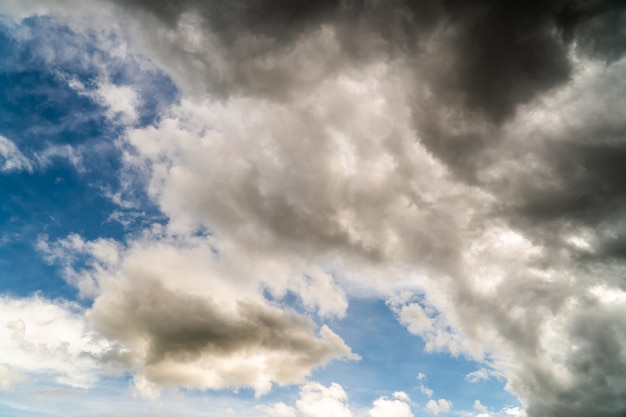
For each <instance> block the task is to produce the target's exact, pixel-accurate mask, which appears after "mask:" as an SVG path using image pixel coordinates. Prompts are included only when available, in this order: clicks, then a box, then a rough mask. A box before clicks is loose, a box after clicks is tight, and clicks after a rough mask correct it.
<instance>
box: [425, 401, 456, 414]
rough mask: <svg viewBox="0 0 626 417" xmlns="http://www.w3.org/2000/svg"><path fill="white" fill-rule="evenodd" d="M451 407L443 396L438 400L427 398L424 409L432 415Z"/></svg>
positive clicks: (444, 411)
mask: <svg viewBox="0 0 626 417" xmlns="http://www.w3.org/2000/svg"><path fill="white" fill-rule="evenodd" d="M451 408H452V403H451V402H450V401H448V400H446V399H444V398H440V399H438V400H429V401H428V402H427V403H426V409H427V410H428V411H430V412H431V413H433V414H434V415H438V414H440V413H447V412H448V411H450V409H451Z"/></svg>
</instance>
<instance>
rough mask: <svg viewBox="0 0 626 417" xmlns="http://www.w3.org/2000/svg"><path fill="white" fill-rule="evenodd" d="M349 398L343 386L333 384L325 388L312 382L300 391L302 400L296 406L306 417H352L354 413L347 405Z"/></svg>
mask: <svg viewBox="0 0 626 417" xmlns="http://www.w3.org/2000/svg"><path fill="white" fill-rule="evenodd" d="M347 400H348V396H347V394H346V392H345V391H344V390H343V388H342V387H341V385H339V384H336V383H332V384H330V386H329V387H325V386H323V385H322V384H319V383H317V382H311V383H308V384H306V385H304V386H303V387H302V389H301V390H300V399H299V400H298V401H297V402H296V406H297V408H298V410H299V411H300V413H301V414H302V416H304V417H319V416H324V417H352V416H353V414H352V411H350V409H349V408H348V406H347V405H346V401H347Z"/></svg>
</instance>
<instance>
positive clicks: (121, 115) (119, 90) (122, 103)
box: [68, 64, 141, 125]
mask: <svg viewBox="0 0 626 417" xmlns="http://www.w3.org/2000/svg"><path fill="white" fill-rule="evenodd" d="M100 66H101V67H102V65H101V64H100ZM100 71H102V72H105V68H103V67H102V68H100ZM68 86H69V87H70V88H72V89H74V90H76V91H77V92H78V93H79V94H82V95H85V96H87V97H89V98H90V99H92V100H93V101H95V102H96V103H98V104H100V105H101V106H103V107H104V108H106V112H105V115H106V117H107V118H108V119H110V120H111V121H116V122H119V123H121V124H123V125H132V124H133V123H135V122H136V121H137V119H138V117H139V114H138V112H137V109H138V107H139V106H140V105H141V97H140V96H139V94H138V92H137V91H136V90H135V89H134V88H133V87H131V86H129V85H117V84H113V83H111V82H110V81H109V80H108V79H107V77H106V75H102V79H100V80H99V81H98V82H97V87H96V88H95V89H93V90H88V89H86V88H85V86H84V85H83V84H82V83H81V82H80V81H78V80H76V79H69V80H68Z"/></svg>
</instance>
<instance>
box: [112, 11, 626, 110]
mask: <svg viewBox="0 0 626 417" xmlns="http://www.w3.org/2000/svg"><path fill="white" fill-rule="evenodd" d="M116 2H117V3H119V4H120V5H122V6H123V7H128V8H130V9H131V10H134V11H136V12H139V13H140V16H144V17H145V16H146V15H148V16H152V17H154V18H156V19H157V20H158V21H160V22H161V23H163V24H165V25H166V26H167V27H169V28H176V27H177V25H179V24H181V22H183V21H184V17H185V16H186V15H192V16H194V18H197V19H200V21H201V30H202V31H203V32H204V35H208V34H212V35H216V36H217V38H218V42H219V46H220V48H223V50H224V51H227V54H228V55H229V56H228V58H229V59H231V60H233V62H231V64H232V66H233V69H234V70H235V73H236V75H235V78H234V79H233V80H232V83H231V82H229V80H221V81H222V85H214V86H215V87H218V88H220V89H223V90H222V91H224V92H225V93H226V94H228V93H230V92H234V91H237V90H238V89H243V91H244V93H250V92H252V93H260V92H261V91H260V90H262V91H263V92H265V93H267V94H268V95H272V94H277V93H276V91H277V90H278V91H280V90H282V89H284V88H288V87H289V82H290V78H291V75H292V74H289V72H288V71H286V70H285V68H282V67H280V66H278V65H273V63H272V62H271V61H272V59H274V58H275V55H276V53H277V52H278V51H281V50H288V49H290V48H293V47H294V46H295V45H296V44H297V42H298V41H299V40H300V39H301V38H302V36H304V35H306V34H308V33H310V32H311V31H313V30H315V29H319V28H320V27H321V26H322V25H329V26H331V27H333V28H335V29H336V30H337V31H338V33H339V40H340V42H341V47H342V49H343V52H344V54H345V56H344V58H343V59H346V57H347V58H350V57H351V58H358V57H371V54H372V51H374V53H375V54H376V55H377V56H376V58H379V57H380V55H382V54H393V53H401V54H408V55H411V56H414V57H419V58H421V59H422V58H423V59H424V60H428V59H434V60H435V64H436V66H433V67H432V68H429V71H428V72H429V73H427V74H426V77H427V79H428V81H429V83H430V84H431V87H433V88H435V91H434V93H435V94H436V95H437V97H438V99H439V100H442V102H443V104H445V105H447V106H450V107H455V108H457V107H461V108H463V109H465V110H466V111H469V112H470V113H476V112H478V113H483V114H484V115H486V117H487V118H488V120H490V121H495V122H500V121H502V120H503V119H504V118H506V117H507V116H509V115H510V114H511V112H512V111H513V110H514V108H515V106H516V105H517V104H519V103H523V102H526V101H528V100H530V99H531V98H533V97H534V96H535V94H536V93H538V92H541V91H545V90H546V89H549V88H551V87H554V86H556V85H559V84H561V83H563V82H565V81H567V78H568V76H569V74H570V63H569V61H568V59H567V52H568V48H567V46H568V45H567V44H568V42H566V41H569V42H571V41H573V40H577V39H578V38H577V34H578V32H579V31H578V29H579V28H580V27H583V26H584V29H585V30H584V31H583V35H584V37H583V40H588V41H592V40H595V39H596V38H597V36H593V35H594V30H596V31H598V30H600V29H599V28H595V29H594V25H595V24H596V23H595V22H596V17H598V16H600V17H601V18H602V19H604V20H609V21H615V20H616V19H617V20H619V16H621V14H620V13H619V12H616V11H615V9H617V8H618V6H619V5H620V2H618V1H611V0H607V1H596V2H575V1H574V2H572V1H563V0H551V1H511V2H499V1H491V0H475V1H444V2H439V1H429V0H423V1H401V0H390V1H365V0H361V1H339V0H317V1H288V0H239V1H232V2H221V1H199V0H183V1H176V2H172V1H166V2H152V1H144V0H126V1H124V0H117V1H116ZM604 20H602V22H604ZM600 26H602V24H600ZM600 31H601V30H600ZM604 32H606V31H604ZM604 32H602V33H604ZM604 35H605V37H609V36H608V34H606V33H604ZM433 37H435V38H436V42H437V47H436V50H434V51H428V47H427V45H426V44H427V43H428V42H431V41H433ZM375 39H378V40H379V41H380V42H382V44H383V45H384V46H383V47H380V44H377V42H376V41H375ZM601 43H602V44H603V45H604V44H607V46H604V47H602V48H600V49H603V50H604V49H606V48H609V49H610V46H608V44H613V43H615V42H614V41H610V40H608V39H605V40H603V41H602V42H601ZM204 52H206V50H203V45H202V43H201V44H200V46H199V48H197V49H195V50H193V51H192V50H189V49H187V50H184V52H181V53H185V54H191V55H194V56H195V57H197V58H198V59H200V60H202V61H203V62H204V63H205V65H207V67H208V68H209V69H211V66H212V64H211V62H209V61H210V58H211V57H210V56H203V53H204ZM431 55H432V56H431ZM441 57H443V58H441ZM311 58H312V59H315V57H311ZM260 60H264V61H266V64H267V66H266V68H265V71H264V72H260V71H259V72H257V73H256V74H248V72H247V69H246V68H245V67H246V66H247V65H250V64H251V63H253V62H256V61H260ZM420 65H421V64H420ZM288 70H290V71H293V72H297V71H299V70H300V69H299V68H296V67H294V68H289V69H288ZM209 76H210V75H209ZM248 76H250V78H249V79H246V78H247V77H248ZM256 77H260V78H261V81H263V78H266V79H265V80H264V81H265V82H267V83H269V84H272V85H267V86H266V87H267V88H264V87H263V86H262V85H259V84H258V83H259V80H257V79H255V78H256ZM277 77H281V78H282V79H280V80H279V79H278V78H277ZM205 82H208V83H210V84H214V80H205ZM274 83H276V85H274ZM280 83H283V84H286V86H283V88H282V89H281V88H280ZM224 84H226V85H224ZM246 84H248V85H246ZM246 88H248V89H249V90H248V91H246Z"/></svg>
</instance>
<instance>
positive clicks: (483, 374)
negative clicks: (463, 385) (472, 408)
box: [465, 368, 493, 384]
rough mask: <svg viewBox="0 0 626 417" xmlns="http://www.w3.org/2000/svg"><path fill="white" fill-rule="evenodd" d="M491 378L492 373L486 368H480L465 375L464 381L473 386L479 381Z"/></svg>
mask: <svg viewBox="0 0 626 417" xmlns="http://www.w3.org/2000/svg"><path fill="white" fill-rule="evenodd" d="M492 376H493V372H492V371H490V370H489V369H486V368H480V369H479V370H477V371H474V372H470V373H469V374H467V375H465V379H466V380H468V381H469V382H471V383H473V384H475V383H477V382H480V381H486V380H488V379H489V378H491V377H492Z"/></svg>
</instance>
